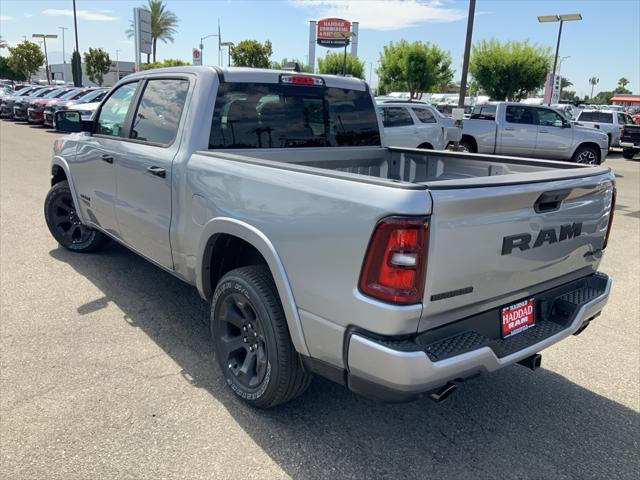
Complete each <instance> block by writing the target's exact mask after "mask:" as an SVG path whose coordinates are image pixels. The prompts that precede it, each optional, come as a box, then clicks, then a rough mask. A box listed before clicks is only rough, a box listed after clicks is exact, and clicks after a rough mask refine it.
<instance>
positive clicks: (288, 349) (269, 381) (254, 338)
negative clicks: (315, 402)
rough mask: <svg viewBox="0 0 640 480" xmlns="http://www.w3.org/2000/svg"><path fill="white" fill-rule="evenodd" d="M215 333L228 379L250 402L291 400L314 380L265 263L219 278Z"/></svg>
mask: <svg viewBox="0 0 640 480" xmlns="http://www.w3.org/2000/svg"><path fill="white" fill-rule="evenodd" d="M211 336H212V338H213V342H214V348H215V354H216V359H217V361H218V364H219V365H220V368H221V369H222V372H223V374H224V377H225V381H226V382H227V385H229V387H231V390H233V392H234V393H235V394H236V395H237V396H238V397H240V398H241V399H242V400H244V401H245V402H247V403H248V404H250V405H251V406H254V407H258V408H270V407H274V406H276V405H279V404H281V403H285V402H288V401H289V400H291V399H293V398H295V397H297V396H298V395H300V394H302V393H303V392H304V391H305V390H306V389H307V387H308V386H309V383H310V382H311V374H310V373H308V372H306V371H305V370H304V368H303V366H302V362H301V360H300V357H299V355H298V353H297V352H296V350H295V348H294V347H293V344H292V343H291V338H290V336H289V329H288V327H287V322H286V319H285V316H284V312H283V310H282V305H281V304H280V299H279V296H278V293H277V290H276V286H275V283H274V281H273V278H272V277H271V274H270V272H269V270H268V269H267V268H266V267H265V266H263V265H251V266H248V267H241V268H237V269H235V270H232V271H230V272H228V273H227V274H225V275H224V276H223V277H222V279H220V282H218V286H217V287H216V290H215V292H214V295H213V301H212V303H211Z"/></svg>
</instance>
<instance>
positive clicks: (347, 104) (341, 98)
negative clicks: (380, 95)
mask: <svg viewBox="0 0 640 480" xmlns="http://www.w3.org/2000/svg"><path fill="white" fill-rule="evenodd" d="M365 145H375V146H379V145H380V132H379V128H378V117H377V114H376V110H375V107H374V105H373V100H372V99H371V95H370V94H369V92H366V91H358V90H348V89H341V88H333V87H331V88H325V87H322V86H307V85H283V84H264V83H262V84H261V83H223V84H221V85H220V87H219V88H218V95H217V98H216V103H215V110H214V114H213V119H212V122H211V133H210V136H209V148H283V147H344V146H365Z"/></svg>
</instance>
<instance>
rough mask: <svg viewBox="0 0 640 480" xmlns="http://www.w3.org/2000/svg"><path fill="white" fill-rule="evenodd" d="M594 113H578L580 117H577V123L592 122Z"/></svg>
mask: <svg viewBox="0 0 640 480" xmlns="http://www.w3.org/2000/svg"><path fill="white" fill-rule="evenodd" d="M595 113H596V112H580V116H579V117H578V121H579V122H593V121H594V114H595Z"/></svg>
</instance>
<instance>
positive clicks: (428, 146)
mask: <svg viewBox="0 0 640 480" xmlns="http://www.w3.org/2000/svg"><path fill="white" fill-rule="evenodd" d="M417 148H421V149H422V150H433V146H432V145H431V144H430V143H421V144H420V145H418V146H417Z"/></svg>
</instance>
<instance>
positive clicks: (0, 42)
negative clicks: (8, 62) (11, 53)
mask: <svg viewBox="0 0 640 480" xmlns="http://www.w3.org/2000/svg"><path fill="white" fill-rule="evenodd" d="M0 48H9V44H8V43H7V41H6V40H5V39H4V38H2V36H0Z"/></svg>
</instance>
